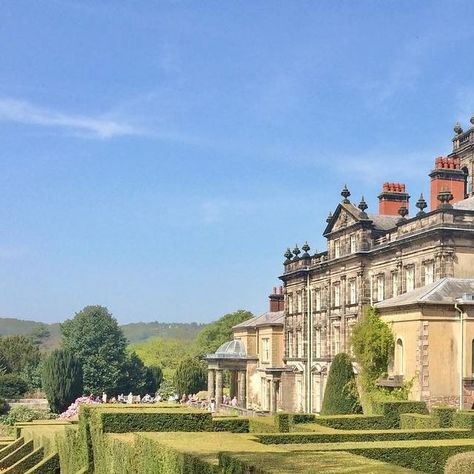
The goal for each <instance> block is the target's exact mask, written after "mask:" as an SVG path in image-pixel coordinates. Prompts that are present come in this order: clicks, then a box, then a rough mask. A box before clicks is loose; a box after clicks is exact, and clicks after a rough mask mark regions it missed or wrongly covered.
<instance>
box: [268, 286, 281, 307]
mask: <svg viewBox="0 0 474 474" xmlns="http://www.w3.org/2000/svg"><path fill="white" fill-rule="evenodd" d="M269 299H270V312H271V313H274V312H276V311H283V309H284V306H285V296H284V294H283V287H282V286H280V287H279V288H278V289H277V287H276V286H274V287H273V291H272V294H271V295H270V296H269Z"/></svg>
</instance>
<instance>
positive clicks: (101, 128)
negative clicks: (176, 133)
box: [0, 98, 144, 139]
mask: <svg viewBox="0 0 474 474" xmlns="http://www.w3.org/2000/svg"><path fill="white" fill-rule="evenodd" d="M0 121H3V122H14V123H20V124H24V125H38V126H42V127H54V128H62V129H67V130H69V131H72V132H75V133H86V134H88V135H90V136H93V137H97V138H103V139H106V138H113V137H117V136H124V135H142V134H143V133H144V131H143V130H141V129H139V128H137V127H134V126H133V125H130V124H127V123H124V122H121V121H118V120H113V119H110V118H107V117H104V116H87V115H75V114H69V113H64V112H61V111H58V110H53V109H49V108H46V107H40V106H37V105H34V104H32V103H30V102H28V101H24V100H16V99H11V98H0Z"/></svg>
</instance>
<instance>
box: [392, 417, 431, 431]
mask: <svg viewBox="0 0 474 474" xmlns="http://www.w3.org/2000/svg"><path fill="white" fill-rule="evenodd" d="M400 428H401V429H402V430H417V429H429V428H439V421H438V419H436V418H434V417H433V416H431V415H420V414H419V413H402V414H401V415H400Z"/></svg>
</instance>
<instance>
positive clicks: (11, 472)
mask: <svg viewBox="0 0 474 474" xmlns="http://www.w3.org/2000/svg"><path fill="white" fill-rule="evenodd" d="M43 455H44V448H42V447H41V448H38V449H35V450H34V451H32V452H31V453H30V454H27V455H26V456H25V457H23V458H21V459H20V460H19V461H17V462H16V463H15V464H13V465H12V466H10V467H9V468H8V469H6V470H5V471H3V472H4V474H23V473H24V472H25V471H27V470H28V469H31V468H32V467H33V466H35V465H36V464H38V463H39V462H40V461H41V460H42V459H43Z"/></svg>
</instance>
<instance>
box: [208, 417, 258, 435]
mask: <svg viewBox="0 0 474 474" xmlns="http://www.w3.org/2000/svg"><path fill="white" fill-rule="evenodd" d="M212 425H213V428H214V431H230V432H231V433H248V432H249V419H248V418H238V417H227V418H225V417H222V418H214V419H213V420H212Z"/></svg>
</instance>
